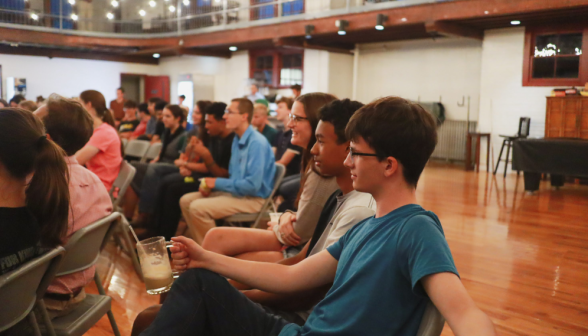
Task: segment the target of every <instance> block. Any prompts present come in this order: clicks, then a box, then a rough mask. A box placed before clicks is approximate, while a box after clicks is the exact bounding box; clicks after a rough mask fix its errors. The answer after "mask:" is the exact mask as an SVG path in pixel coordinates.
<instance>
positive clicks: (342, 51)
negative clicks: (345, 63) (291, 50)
mask: <svg viewBox="0 0 588 336" xmlns="http://www.w3.org/2000/svg"><path fill="white" fill-rule="evenodd" d="M304 48H306V49H314V50H324V51H330V52H333V53H338V54H345V55H352V54H353V50H350V49H342V48H334V47H327V46H322V45H316V44H310V43H308V42H306V41H304Z"/></svg>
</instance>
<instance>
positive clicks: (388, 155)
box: [156, 97, 495, 336]
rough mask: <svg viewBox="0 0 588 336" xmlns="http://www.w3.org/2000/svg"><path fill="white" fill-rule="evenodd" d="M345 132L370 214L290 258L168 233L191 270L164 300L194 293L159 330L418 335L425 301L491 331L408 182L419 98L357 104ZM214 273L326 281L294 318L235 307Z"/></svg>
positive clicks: (300, 283)
mask: <svg viewBox="0 0 588 336" xmlns="http://www.w3.org/2000/svg"><path fill="white" fill-rule="evenodd" d="M346 135H347V138H348V139H350V140H351V145H350V152H349V155H348V156H347V158H346V159H345V165H346V166H347V167H349V169H350V170H351V178H352V180H353V188H354V189H355V190H357V191H362V192H367V193H370V194H371V195H372V196H373V197H374V199H375V200H376V215H375V216H374V217H370V218H368V219H366V220H364V221H363V222H361V223H359V224H357V225H356V226H355V227H353V228H352V229H351V230H349V231H348V232H347V233H346V234H345V235H344V236H343V237H341V239H339V241H337V242H336V243H335V244H333V245H331V246H330V247H328V248H327V249H326V250H323V251H321V252H319V253H317V254H315V255H313V256H312V257H309V258H307V259H305V260H304V261H302V262H300V263H299V264H296V265H294V266H290V267H288V266H283V265H278V264H270V263H256V262H248V261H243V260H238V259H233V258H230V257H225V256H221V255H217V254H214V253H211V252H208V251H205V250H203V249H202V248H201V247H200V246H199V245H197V244H196V243H194V242H193V241H191V240H189V239H186V238H184V237H179V238H173V240H174V242H175V244H174V247H172V258H173V262H174V264H175V267H176V268H177V269H179V270H186V269H190V270H189V271H188V272H187V274H185V275H183V276H182V277H180V278H179V279H178V280H177V282H176V283H175V284H174V288H172V291H171V292H170V295H169V297H168V300H167V301H166V302H170V305H172V303H171V302H173V301H172V298H173V300H178V301H185V300H188V298H186V299H184V298H183V297H182V296H181V292H182V291H185V290H190V291H196V293H198V295H197V300H195V299H194V295H192V296H191V297H190V298H189V300H190V302H185V303H186V304H191V306H190V307H191V311H190V316H189V317H188V318H184V319H179V320H176V321H171V320H170V321H169V323H167V324H166V325H165V326H163V325H160V327H165V328H162V330H173V331H174V332H173V334H175V335H183V334H189V332H191V333H193V334H201V333H198V332H197V330H201V331H204V332H206V331H208V333H207V334H211V335H230V334H234V331H235V330H240V331H241V332H240V334H256V335H280V336H298V335H376V336H377V335H416V333H417V331H418V329H419V326H420V323H421V320H422V317H423V314H424V311H425V308H426V306H427V305H428V303H429V302H430V301H432V302H433V304H435V306H436V307H437V308H438V309H439V311H440V312H441V314H442V315H443V316H444V317H445V319H446V320H447V322H448V323H449V326H450V327H451V329H452V330H453V332H454V333H455V334H456V335H495V331H494V326H493V324H492V322H491V321H490V319H489V318H488V317H487V316H486V314H484V313H483V312H482V311H481V310H480V309H478V308H477V307H476V305H475V303H474V302H473V300H472V299H471V298H470V296H469V295H468V293H467V291H466V290H465V288H464V287H463V285H462V283H461V281H460V279H459V277H458V274H457V270H456V268H455V265H454V262H453V258H452V256H451V252H450V250H449V247H448V245H447V241H446V240H445V237H444V235H443V229H442V228H441V224H440V222H439V219H438V218H437V216H435V215H434V214H433V213H431V212H428V211H426V210H424V209H423V208H421V207H420V206H419V205H418V204H417V200H416V195H415V192H416V185H417V182H418V179H419V177H420V174H421V172H422V171H423V169H424V167H425V164H426V163H427V161H428V159H429V157H430V155H431V153H432V152H433V149H434V148H435V145H436V142H437V133H436V123H435V121H434V119H433V118H432V117H431V115H429V114H428V113H427V112H425V110H424V109H423V108H422V107H420V106H419V105H417V104H413V103H411V102H409V101H407V100H404V99H402V98H397V97H387V98H382V99H379V100H377V101H374V102H372V103H370V104H368V105H366V106H365V107H363V108H362V109H360V110H359V111H358V112H356V113H355V115H354V116H353V117H352V118H351V120H350V121H349V124H348V125H347V128H346ZM213 272H216V273H218V274H221V275H223V276H226V277H229V278H231V279H234V280H236V281H239V282H242V283H245V284H247V285H250V286H252V287H254V288H260V289H263V290H266V291H268V292H275V293H289V292H297V291H303V290H307V289H309V288H315V287H317V286H322V285H325V284H328V283H330V282H333V286H332V287H331V289H330V290H329V292H328V293H327V295H326V296H325V298H324V299H323V300H322V301H321V302H319V303H318V305H317V306H316V307H315V309H314V310H313V312H312V314H311V315H310V317H309V318H308V320H307V322H306V324H305V325H304V326H298V325H296V324H289V323H287V322H286V321H285V320H284V319H281V318H279V317H276V316H274V315H269V314H266V313H265V312H263V310H259V309H258V310H255V309H254V307H250V309H247V311H243V309H241V310H239V309H238V308H237V307H240V303H243V302H242V300H245V299H244V298H242V297H241V296H240V295H231V296H230V297H229V295H227V292H228V291H229V290H228V289H227V287H230V286H229V285H228V284H227V283H226V281H224V280H223V278H222V277H221V276H219V275H218V274H215V273H213ZM305 274H313V276H312V277H304V275H305ZM174 289H175V290H174ZM223 297H228V299H227V301H221V300H220V298H223ZM165 306H166V305H164V307H163V310H162V312H164V311H165ZM221 311H222V313H220V312H221ZM168 317H169V316H168ZM158 320H160V319H157V320H156V323H157V321H158ZM178 324H182V326H181V327H180V326H178ZM166 328H169V329H166ZM232 332H233V333H232Z"/></svg>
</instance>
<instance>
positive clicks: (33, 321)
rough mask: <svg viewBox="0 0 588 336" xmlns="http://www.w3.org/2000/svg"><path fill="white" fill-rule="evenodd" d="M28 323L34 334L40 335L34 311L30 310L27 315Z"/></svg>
mask: <svg viewBox="0 0 588 336" xmlns="http://www.w3.org/2000/svg"><path fill="white" fill-rule="evenodd" d="M28 319H29V324H30V325H31V326H32V327H33V331H34V332H35V336H42V335H41V330H40V329H39V324H38V323H37V318H36V317H35V312H34V311H31V312H30V313H29V316H28Z"/></svg>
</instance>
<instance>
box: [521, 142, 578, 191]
mask: <svg viewBox="0 0 588 336" xmlns="http://www.w3.org/2000/svg"><path fill="white" fill-rule="evenodd" d="M512 169H513V170H522V171H523V172H524V173H525V190H526V191H536V190H538V189H539V181H540V179H541V174H543V173H548V174H550V175H551V185H552V186H554V187H561V186H563V184H564V176H578V177H588V140H582V139H520V140H516V141H515V142H514V148H513V159H512Z"/></svg>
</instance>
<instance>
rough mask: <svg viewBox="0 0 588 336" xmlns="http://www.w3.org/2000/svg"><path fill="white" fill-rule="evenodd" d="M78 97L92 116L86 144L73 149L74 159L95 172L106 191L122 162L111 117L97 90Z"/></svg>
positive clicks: (118, 141) (102, 97)
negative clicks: (90, 131)
mask: <svg viewBox="0 0 588 336" xmlns="http://www.w3.org/2000/svg"><path fill="white" fill-rule="evenodd" d="M80 100H81V102H82V105H84V107H85V108H86V110H88V112H89V113H90V115H91V116H92V119H93V120H94V134H93V135H92V137H91V138H90V141H88V143H87V144H86V146H84V148H82V149H80V150H79V151H78V152H77V153H76V159H77V160H78V162H79V164H81V165H85V166H86V167H87V168H88V169H89V170H90V171H92V172H93V173H94V174H96V175H98V177H99V178H100V180H101V181H102V183H103V184H104V186H105V187H106V190H108V191H109V190H110V188H111V187H112V183H113V182H114V180H115V179H116V177H117V176H118V172H119V170H120V165H121V163H122V152H121V142H120V138H119V137H118V133H117V132H116V129H115V128H114V118H113V117H112V114H111V113H110V111H109V110H108V109H107V108H106V100H105V99H104V96H103V95H102V94H101V93H100V92H98V91H95V90H87V91H84V92H82V93H81V94H80Z"/></svg>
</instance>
